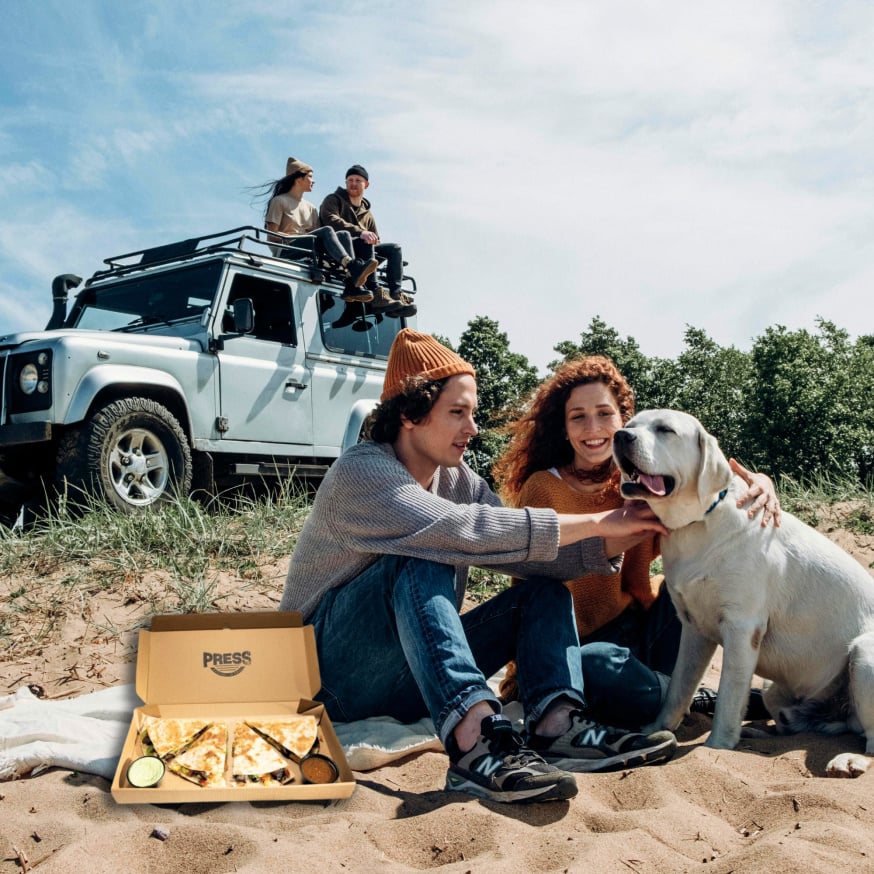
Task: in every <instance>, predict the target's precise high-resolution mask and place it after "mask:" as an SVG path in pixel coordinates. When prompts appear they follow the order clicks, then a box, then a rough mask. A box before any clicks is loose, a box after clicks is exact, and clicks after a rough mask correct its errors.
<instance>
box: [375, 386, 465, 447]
mask: <svg viewBox="0 0 874 874" xmlns="http://www.w3.org/2000/svg"><path fill="white" fill-rule="evenodd" d="M448 381H449V377H446V378H444V379H425V378H423V377H421V376H410V377H407V378H406V379H405V380H404V384H403V389H402V390H401V393H400V394H399V395H395V397H393V398H389V399H388V400H387V401H383V402H382V403H381V404H377V405H376V408H375V409H374V410H373V412H372V413H371V414H370V415H369V416H368V417H367V420H366V421H365V423H364V435H365V437H366V438H367V439H368V440H373V442H374V443H394V442H395V440H397V439H398V434H399V433H400V430H401V425H402V421H401V420H402V418H405V419H409V421H411V422H414V423H415V424H416V425H418V424H419V423H420V422H422V421H424V420H425V419H426V418H427V416H428V414H429V413H430V412H431V410H432V409H434V404H436V403H437V398H439V397H440V393H441V392H442V391H443V389H444V387H445V385H446V383H447V382H448Z"/></svg>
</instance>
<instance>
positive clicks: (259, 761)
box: [231, 722, 294, 786]
mask: <svg viewBox="0 0 874 874" xmlns="http://www.w3.org/2000/svg"><path fill="white" fill-rule="evenodd" d="M231 770H232V773H233V777H234V781H235V782H236V783H245V784H247V785H248V784H250V783H257V784H259V785H261V786H282V785H283V784H284V783H289V782H290V781H291V780H293V779H294V771H293V770H292V764H291V762H290V761H289V760H288V759H287V758H286V757H285V756H283V755H282V753H280V752H279V750H277V749H276V747H274V746H273V745H272V744H269V743H267V741H266V740H264V738H263V737H261V735H260V734H258V732H256V731H253V730H252V729H251V728H250V727H249V726H248V725H246V724H245V723H242V722H241V723H238V724H237V726H236V728H235V729H234V749H233V764H232V768H231Z"/></svg>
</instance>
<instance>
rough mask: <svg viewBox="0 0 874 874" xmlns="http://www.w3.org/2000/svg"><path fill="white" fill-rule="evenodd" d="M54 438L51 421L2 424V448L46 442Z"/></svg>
mask: <svg viewBox="0 0 874 874" xmlns="http://www.w3.org/2000/svg"><path fill="white" fill-rule="evenodd" d="M51 439H52V423H51V422H23V423H21V424H20V425H0V449H4V448H5V447H8V446H27V445H28V444H30V443H46V442H47V441H49V440H51Z"/></svg>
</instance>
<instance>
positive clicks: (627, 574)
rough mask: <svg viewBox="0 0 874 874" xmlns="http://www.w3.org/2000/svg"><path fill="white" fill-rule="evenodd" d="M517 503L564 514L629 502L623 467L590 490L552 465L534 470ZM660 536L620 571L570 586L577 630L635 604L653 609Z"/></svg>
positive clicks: (583, 633)
mask: <svg viewBox="0 0 874 874" xmlns="http://www.w3.org/2000/svg"><path fill="white" fill-rule="evenodd" d="M516 504H517V506H520V507H552V508H553V509H554V510H555V511H556V512H558V513H598V512H602V511H604V510H615V509H617V508H618V507H621V506H622V505H623V499H622V496H621V495H620V494H619V472H618V471H616V473H615V474H614V475H613V476H612V477H611V478H610V480H609V481H608V482H606V483H605V484H604V488H603V490H602V491H600V492H597V493H595V494H590V495H585V494H583V493H582V492H578V491H576V490H575V489H572V488H571V487H570V486H569V485H568V484H567V483H566V482H565V481H564V480H562V479H560V478H559V477H557V476H556V475H555V474H554V473H550V472H549V471H548V470H540V471H537V472H536V473H533V474H532V475H531V476H530V477H529V478H528V479H527V480H526V482H525V484H524V485H523V486H522V490H521V492H520V493H519V497H518V500H517V501H516ZM659 551H660V550H659V540H658V535H653V537H652V538H650V539H648V540H645V541H644V542H643V543H640V544H638V545H637V546H635V547H633V548H632V549H629V550H628V552H626V553H625V557H624V558H623V560H622V570H621V571H620V572H619V573H617V574H611V575H606V574H589V575H588V576H585V577H580V578H579V579H576V580H569V581H567V582H566V583H565V585H566V586H567V587H568V588H569V589H570V591H571V594H572V595H573V599H574V613H575V614H576V618H577V630H578V632H579V635H580V637H581V638H583V637H587V636H588V635H590V634H592V633H593V632H595V631H597V630H598V629H599V628H600V627H601V626H602V625H604V624H606V623H607V622H609V621H610V620H611V619H615V618H616V617H617V616H618V615H619V614H620V613H621V612H622V611H623V610H625V608H626V607H628V605H629V604H631V603H632V602H637V603H638V604H640V605H641V606H642V607H643V608H644V609H646V608H648V607H649V606H650V605H651V604H652V602H653V601H654V600H655V597H656V595H657V594H658V588H659V586H658V583H653V581H651V580H650V576H649V568H650V563H651V562H652V560H653V559H654V558H655V557H656V556H657V555H658V554H659Z"/></svg>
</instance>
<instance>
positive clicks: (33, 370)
mask: <svg viewBox="0 0 874 874" xmlns="http://www.w3.org/2000/svg"><path fill="white" fill-rule="evenodd" d="M52 358H53V355H52V350H51V349H36V350H30V349H28V350H26V351H24V352H18V353H15V354H13V355H10V356H9V358H8V359H7V361H6V367H5V370H6V382H5V385H4V386H3V394H4V399H3V401H4V405H5V407H6V412H7V414H8V415H10V416H17V415H19V414H20V413H35V412H37V411H39V410H48V409H49V408H50V407H51V405H52ZM0 363H2V362H0Z"/></svg>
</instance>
